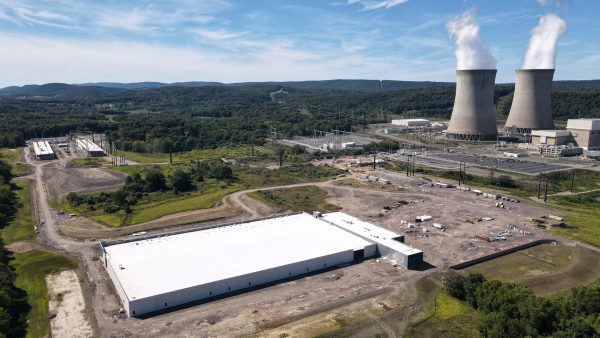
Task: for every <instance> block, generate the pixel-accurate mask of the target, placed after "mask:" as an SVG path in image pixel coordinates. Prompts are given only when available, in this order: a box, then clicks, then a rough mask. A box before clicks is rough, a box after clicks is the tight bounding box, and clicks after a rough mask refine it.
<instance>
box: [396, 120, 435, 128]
mask: <svg viewBox="0 0 600 338" xmlns="http://www.w3.org/2000/svg"><path fill="white" fill-rule="evenodd" d="M392 124H393V125H396V126H402V127H406V128H416V127H428V126H429V125H431V122H429V120H426V119H400V120H392Z"/></svg>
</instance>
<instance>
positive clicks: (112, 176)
mask: <svg viewBox="0 0 600 338" xmlns="http://www.w3.org/2000/svg"><path fill="white" fill-rule="evenodd" d="M125 178H127V175H126V174H124V173H120V172H117V171H112V170H107V169H103V168H75V167H71V168H64V167H62V166H61V165H60V164H59V163H58V162H54V163H52V164H51V165H47V166H46V167H45V169H44V177H43V180H44V182H45V184H46V187H47V188H48V192H49V193H50V195H51V196H52V198H61V197H63V196H65V195H67V194H68V193H70V192H97V191H103V190H108V189H115V188H118V187H120V186H122V185H123V184H124V183H125Z"/></svg>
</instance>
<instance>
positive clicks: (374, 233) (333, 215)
mask: <svg viewBox="0 0 600 338" xmlns="http://www.w3.org/2000/svg"><path fill="white" fill-rule="evenodd" d="M322 218H323V219H324V220H326V221H328V222H331V223H333V224H335V225H337V226H339V227H341V228H344V229H347V230H349V231H352V232H354V233H356V234H359V235H362V236H364V237H366V238H369V239H371V240H372V241H374V242H377V243H381V244H383V245H385V246H387V247H389V248H392V249H394V250H396V251H398V252H402V253H404V254H406V255H411V254H415V253H418V252H421V250H419V249H415V248H413V247H410V246H408V245H406V244H404V243H401V242H398V241H396V240H393V238H396V237H400V236H402V235H400V234H398V233H396V232H393V231H390V230H387V229H384V228H382V227H380V226H377V225H375V224H373V223H369V222H365V221H363V220H360V219H358V218H356V217H353V216H350V215H348V214H345V213H343V212H330V213H327V214H323V216H322Z"/></svg>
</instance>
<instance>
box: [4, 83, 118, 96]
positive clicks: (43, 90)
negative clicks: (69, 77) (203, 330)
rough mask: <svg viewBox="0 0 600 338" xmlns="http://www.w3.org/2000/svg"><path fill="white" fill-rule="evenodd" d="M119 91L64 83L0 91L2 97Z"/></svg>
mask: <svg viewBox="0 0 600 338" xmlns="http://www.w3.org/2000/svg"><path fill="white" fill-rule="evenodd" d="M119 91H121V89H117V88H110V87H101V86H76V85H69V84H65V83H47V84H43V85H26V86H23V87H16V86H12V87H6V88H2V89H0V95H3V96H44V97H48V96H94V95H106V94H112V93H116V92H119Z"/></svg>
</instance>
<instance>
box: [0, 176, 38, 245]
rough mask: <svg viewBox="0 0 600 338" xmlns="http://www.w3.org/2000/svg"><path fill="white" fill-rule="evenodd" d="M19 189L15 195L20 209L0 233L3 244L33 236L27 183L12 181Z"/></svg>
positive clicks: (33, 230) (28, 184)
mask: <svg viewBox="0 0 600 338" xmlns="http://www.w3.org/2000/svg"><path fill="white" fill-rule="evenodd" d="M13 182H14V184H16V185H17V186H18V187H19V188H20V189H19V190H16V191H15V193H16V194H17V197H18V199H19V202H20V204H21V207H20V208H19V210H18V211H17V214H16V215H15V219H14V220H12V221H11V222H10V224H9V225H8V226H7V227H5V228H4V229H2V230H1V231H0V235H1V236H2V240H3V241H4V243H6V244H8V243H12V242H16V241H22V240H27V239H30V238H33V237H34V236H35V229H34V228H33V226H34V221H33V217H32V215H31V203H30V198H29V197H30V196H29V186H30V183H29V182H22V181H13Z"/></svg>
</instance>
